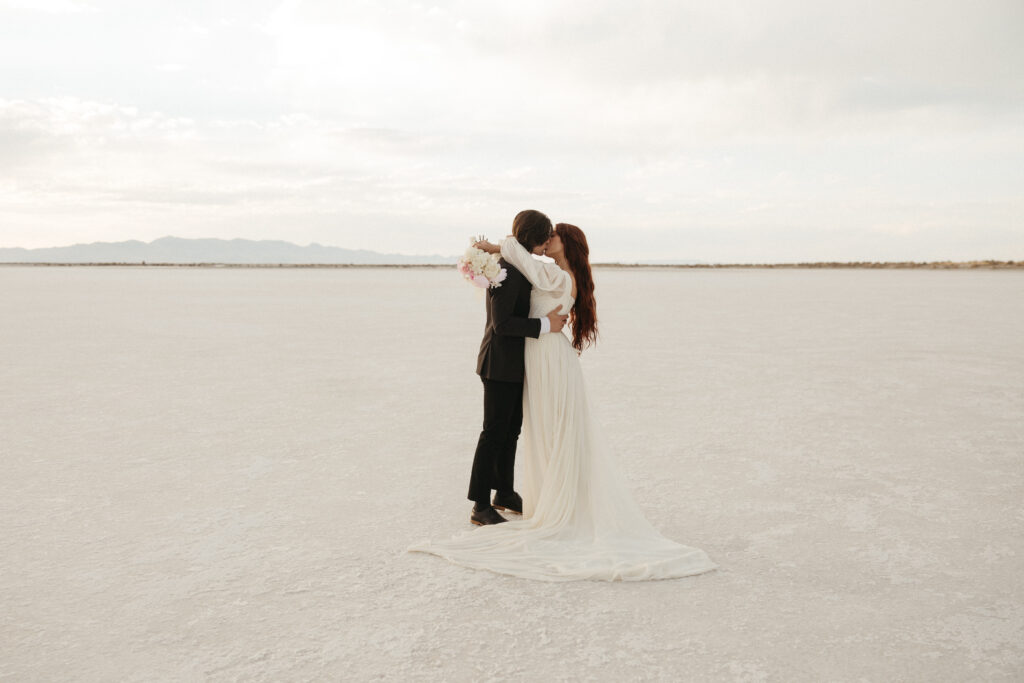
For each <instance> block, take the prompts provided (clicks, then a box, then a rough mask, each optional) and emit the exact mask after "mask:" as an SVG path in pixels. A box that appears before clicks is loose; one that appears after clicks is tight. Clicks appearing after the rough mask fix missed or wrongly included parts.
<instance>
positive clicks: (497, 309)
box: [476, 259, 540, 382]
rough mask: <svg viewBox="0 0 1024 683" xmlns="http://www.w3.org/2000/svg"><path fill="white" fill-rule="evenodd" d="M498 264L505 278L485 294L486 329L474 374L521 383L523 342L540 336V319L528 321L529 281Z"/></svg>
mask: <svg viewBox="0 0 1024 683" xmlns="http://www.w3.org/2000/svg"><path fill="white" fill-rule="evenodd" d="M499 263H501V267H502V268H504V269H505V270H506V271H508V275H507V276H506V277H505V281H504V282H502V283H501V287H496V288H494V289H488V290H487V327H486V328H484V339H483V341H482V342H480V354H479V355H478V356H477V359H476V372H477V374H478V375H480V376H481V377H483V378H484V379H493V380H497V381H499V382H522V381H523V374H524V370H523V351H524V349H525V347H526V338H527V337H533V338H537V337H539V336H540V318H531V317H529V316H530V290H531V289H533V286H532V285H530V281H529V280H527V279H526V278H525V277H524V276H523V274H522V273H520V272H519V271H518V270H516V269H515V266H513V265H512V264H510V263H508V262H506V261H505V259H501V261H499Z"/></svg>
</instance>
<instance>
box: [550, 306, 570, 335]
mask: <svg viewBox="0 0 1024 683" xmlns="http://www.w3.org/2000/svg"><path fill="white" fill-rule="evenodd" d="M560 310H562V305H561V304H559V305H558V308H556V309H555V310H553V311H551V312H550V313H548V320H550V321H551V331H552V332H561V331H562V328H563V327H565V321H566V320H567V319H568V318H569V316H567V315H562V314H561V313H559V311H560Z"/></svg>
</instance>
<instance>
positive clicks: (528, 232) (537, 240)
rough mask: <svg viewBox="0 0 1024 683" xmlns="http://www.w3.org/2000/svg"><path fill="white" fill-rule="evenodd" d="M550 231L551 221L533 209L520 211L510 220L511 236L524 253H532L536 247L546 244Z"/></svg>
mask: <svg viewBox="0 0 1024 683" xmlns="http://www.w3.org/2000/svg"><path fill="white" fill-rule="evenodd" d="M551 231H552V228H551V219H550V218H548V217H547V216H545V215H544V214H542V213H541V212H540V211H534V210H533V209H527V210H526V211H520V212H519V213H517V214H516V217H515V218H514V219H513V220H512V235H513V236H514V237H515V238H516V239H517V240H519V244H521V245H523V246H524V247H526V251H530V252H532V251H533V250H534V248H535V247H537V245H540V244H544V243H545V242H547V241H548V239H549V238H550V237H551Z"/></svg>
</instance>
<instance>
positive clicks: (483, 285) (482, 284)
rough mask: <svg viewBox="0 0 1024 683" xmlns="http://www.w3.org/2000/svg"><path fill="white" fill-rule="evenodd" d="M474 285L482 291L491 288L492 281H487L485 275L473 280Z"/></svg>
mask: <svg viewBox="0 0 1024 683" xmlns="http://www.w3.org/2000/svg"><path fill="white" fill-rule="evenodd" d="M473 284H474V285H476V286H477V287H479V288H480V289H487V288H488V287H490V286H491V281H490V280H488V279H487V276H485V275H477V276H476V277H474V278H473Z"/></svg>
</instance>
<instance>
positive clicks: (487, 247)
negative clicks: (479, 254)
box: [473, 240, 501, 254]
mask: <svg viewBox="0 0 1024 683" xmlns="http://www.w3.org/2000/svg"><path fill="white" fill-rule="evenodd" d="M473 246H474V247H476V248H477V249H479V250H481V251H486V252H487V253H488V254H497V253H500V252H501V247H499V246H498V245H497V244H491V243H490V242H488V241H487V240H480V241H479V242H476V243H475V244H474V245H473Z"/></svg>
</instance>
